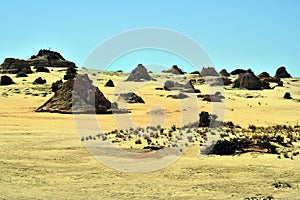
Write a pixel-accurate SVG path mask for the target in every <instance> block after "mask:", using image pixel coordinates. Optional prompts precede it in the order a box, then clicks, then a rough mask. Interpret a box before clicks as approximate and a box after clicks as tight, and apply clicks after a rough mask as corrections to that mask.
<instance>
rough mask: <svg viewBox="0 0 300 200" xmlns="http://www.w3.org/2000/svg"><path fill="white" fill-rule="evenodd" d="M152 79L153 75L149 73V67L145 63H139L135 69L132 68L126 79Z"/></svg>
mask: <svg viewBox="0 0 300 200" xmlns="http://www.w3.org/2000/svg"><path fill="white" fill-rule="evenodd" d="M145 80H146V81H150V80H152V78H151V76H150V75H149V74H148V71H147V69H146V68H145V67H144V65H142V64H139V65H138V66H137V67H136V68H135V69H134V70H132V72H131V74H130V75H129V77H128V78H127V79H126V81H145Z"/></svg>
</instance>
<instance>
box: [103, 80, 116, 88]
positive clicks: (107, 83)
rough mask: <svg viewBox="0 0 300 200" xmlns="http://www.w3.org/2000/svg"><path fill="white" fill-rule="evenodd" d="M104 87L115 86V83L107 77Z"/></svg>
mask: <svg viewBox="0 0 300 200" xmlns="http://www.w3.org/2000/svg"><path fill="white" fill-rule="evenodd" d="M104 87H115V85H114V82H113V81H112V80H111V79H109V80H108V81H107V82H106V83H105V85H104Z"/></svg>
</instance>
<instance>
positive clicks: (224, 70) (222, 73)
mask: <svg viewBox="0 0 300 200" xmlns="http://www.w3.org/2000/svg"><path fill="white" fill-rule="evenodd" d="M219 74H220V75H221V76H224V77H228V76H230V74H229V73H228V72H227V70H226V69H222V70H221V71H220V72H219Z"/></svg>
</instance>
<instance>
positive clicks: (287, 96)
mask: <svg viewBox="0 0 300 200" xmlns="http://www.w3.org/2000/svg"><path fill="white" fill-rule="evenodd" d="M283 98H285V99H292V96H291V93H289V92H286V93H284V95H283Z"/></svg>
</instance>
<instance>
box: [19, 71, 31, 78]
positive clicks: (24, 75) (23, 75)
mask: <svg viewBox="0 0 300 200" xmlns="http://www.w3.org/2000/svg"><path fill="white" fill-rule="evenodd" d="M16 77H17V78H20V77H28V75H27V74H26V73H25V72H22V71H21V72H18V73H17V74H16Z"/></svg>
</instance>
